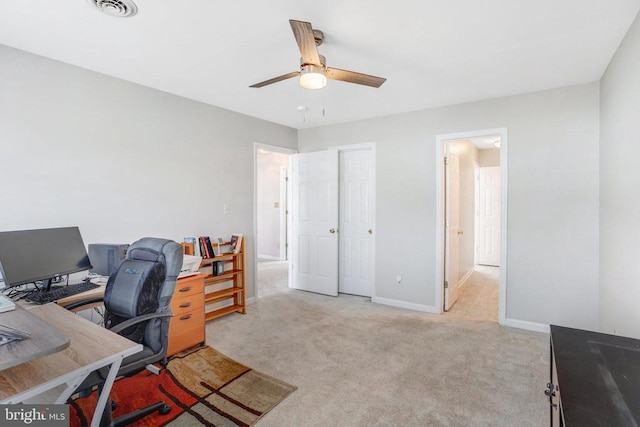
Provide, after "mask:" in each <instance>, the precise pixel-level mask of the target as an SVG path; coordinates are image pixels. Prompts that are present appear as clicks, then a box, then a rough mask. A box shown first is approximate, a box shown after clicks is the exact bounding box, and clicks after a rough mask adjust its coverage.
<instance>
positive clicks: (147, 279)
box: [66, 237, 183, 426]
mask: <svg viewBox="0 0 640 427" xmlns="http://www.w3.org/2000/svg"><path fill="white" fill-rule="evenodd" d="M182 253H183V252H182V245H180V244H179V243H176V242H174V241H171V240H166V239H158V238H151V237H145V238H143V239H140V240H138V241H136V242H134V243H133V244H132V245H131V246H129V249H128V250H127V256H126V258H125V259H124V260H123V261H122V263H120V265H119V266H118V267H117V268H116V269H115V270H114V271H113V273H112V274H111V276H110V277H109V280H108V282H107V286H106V288H105V292H104V298H93V299H87V300H83V301H79V302H78V303H74V304H71V305H69V306H67V307H66V308H67V309H69V310H74V309H77V308H78V307H80V306H82V305H86V304H95V303H96V302H98V301H103V303H104V307H105V319H104V320H105V327H106V328H108V329H110V330H111V331H113V332H116V333H119V334H121V335H123V336H125V337H127V338H129V339H131V340H132V341H135V342H138V343H140V344H142V345H143V346H144V347H143V350H142V351H141V352H139V353H136V354H133V355H131V356H128V357H126V358H124V359H123V361H122V364H121V366H120V369H119V370H118V377H123V376H131V375H134V374H137V373H138V372H141V371H143V370H144V369H145V367H146V366H147V365H149V364H152V363H156V362H160V363H162V364H166V361H167V357H166V355H167V346H168V337H169V320H170V317H171V316H172V314H171V309H170V303H171V297H172V295H173V291H174V290H175V286H176V279H177V276H178V273H179V272H180V269H181V268H182ZM107 373H108V368H104V369H101V370H98V371H94V372H92V373H91V374H90V375H89V376H88V377H87V378H86V379H85V380H84V381H83V383H82V384H81V385H80V386H79V387H78V389H77V391H78V392H80V393H81V395H82V394H88V393H87V392H90V391H91V390H92V389H93V387H94V386H97V387H98V389H99V390H101V389H102V385H103V384H104V382H105V380H106V378H107ZM114 407H115V404H113V403H112V402H111V401H110V400H109V401H108V402H107V406H106V407H105V410H104V412H103V414H102V419H101V423H100V425H101V426H112V425H113V426H123V425H127V424H130V423H132V422H134V421H136V420H139V419H140V418H143V417H145V416H147V415H149V414H151V413H153V412H155V411H159V412H160V413H161V414H163V415H165V414H167V413H169V411H170V410H171V408H170V407H169V406H168V405H167V404H165V403H164V402H157V403H154V404H153V405H150V406H147V407H146V408H142V409H139V410H136V411H134V412H131V413H129V414H125V415H123V416H121V417H118V418H117V419H115V420H112V417H111V411H112V409H113V408H114Z"/></svg>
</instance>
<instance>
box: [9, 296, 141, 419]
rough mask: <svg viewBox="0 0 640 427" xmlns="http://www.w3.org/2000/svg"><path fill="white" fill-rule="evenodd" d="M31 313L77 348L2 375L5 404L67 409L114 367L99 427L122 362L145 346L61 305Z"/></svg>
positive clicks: (101, 404)
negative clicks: (95, 375) (96, 376)
mask: <svg viewBox="0 0 640 427" xmlns="http://www.w3.org/2000/svg"><path fill="white" fill-rule="evenodd" d="M29 311H30V313H32V314H34V315H35V316H37V317H39V318H40V319H42V320H43V321H44V322H45V323H48V324H50V325H52V326H53V327H55V328H56V329H58V330H59V331H60V332H62V333H63V334H64V335H66V336H67V337H69V338H70V340H71V343H70V345H69V347H68V348H66V349H64V350H62V351H59V352H57V353H55V354H51V355H48V356H45V357H42V358H40V359H37V360H34V361H31V362H28V363H23V364H22V365H18V366H15V367H13V368H9V369H6V370H4V371H1V372H0V403H4V404H12V403H20V402H25V401H29V402H30V403H65V402H66V401H67V399H69V397H70V396H71V395H72V394H73V393H74V392H75V390H76V388H77V387H78V386H79V385H80V384H81V383H82V381H83V380H84V379H85V378H86V377H87V375H89V373H91V372H92V371H94V370H96V369H100V368H102V367H105V366H109V365H110V366H111V368H110V370H109V374H108V375H107V380H106V381H105V384H104V388H103V390H102V393H101V394H100V397H99V399H98V402H97V404H96V410H95V412H94V415H93V419H92V420H91V426H92V427H94V426H98V425H99V424H100V417H101V416H102V412H103V410H104V407H105V404H106V402H107V398H108V397H109V392H110V390H111V386H112V385H113V382H114V380H115V378H116V374H117V372H118V369H119V368H120V364H121V362H122V359H124V358H125V357H127V356H129V355H132V354H135V353H137V352H139V351H141V350H142V345H141V344H136V343H134V342H133V341H129V340H128V339H126V338H124V337H122V336H120V335H118V334H115V333H113V332H111V331H109V330H107V329H105V328H103V327H101V326H98V325H96V324H94V323H91V322H90V321H88V320H86V319H83V318H81V317H80V316H77V315H75V314H73V313H71V312H69V311H68V310H66V309H64V308H62V307H60V306H58V305H57V304H53V303H50V304H46V305H41V306H36V307H33V308H31V309H30V310H29ZM47 392H50V393H47ZM53 392H55V393H53ZM56 396H57V397H56Z"/></svg>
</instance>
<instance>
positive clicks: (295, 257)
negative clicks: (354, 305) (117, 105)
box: [291, 150, 338, 296]
mask: <svg viewBox="0 0 640 427" xmlns="http://www.w3.org/2000/svg"><path fill="white" fill-rule="evenodd" d="M291 183H292V190H293V191H292V206H291V217H292V239H291V256H292V265H291V271H292V275H291V276H292V287H293V288H294V289H300V290H304V291H311V292H317V293H320V294H325V295H331V296H337V295H338V151H336V150H327V151H319V152H313V153H302V154H294V155H293V156H292V171H291Z"/></svg>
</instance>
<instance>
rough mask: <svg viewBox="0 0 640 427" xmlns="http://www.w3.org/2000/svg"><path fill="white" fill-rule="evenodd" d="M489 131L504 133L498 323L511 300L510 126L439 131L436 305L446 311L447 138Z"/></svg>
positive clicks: (501, 158) (436, 158)
mask: <svg viewBox="0 0 640 427" xmlns="http://www.w3.org/2000/svg"><path fill="white" fill-rule="evenodd" d="M486 135H500V144H501V146H500V185H501V189H500V195H501V196H500V197H501V199H500V200H501V208H500V214H501V222H500V282H499V302H498V323H500V324H501V325H505V324H506V311H507V308H506V302H507V205H508V203H507V194H508V191H507V190H508V189H507V181H508V180H507V177H508V164H507V159H508V156H507V149H508V146H509V144H508V141H507V138H508V132H507V128H497V129H485V130H477V131H470V132H460V133H451V134H443V135H436V144H435V150H436V153H435V154H436V155H435V161H436V168H435V170H436V180H435V181H436V224H435V225H436V265H435V272H436V276H435V283H436V286H435V308H436V310H437V312H438V313H442V311H443V309H442V304H443V283H444V168H443V157H444V149H445V143H446V141H451V140H458V139H468V138H475V137H480V136H486Z"/></svg>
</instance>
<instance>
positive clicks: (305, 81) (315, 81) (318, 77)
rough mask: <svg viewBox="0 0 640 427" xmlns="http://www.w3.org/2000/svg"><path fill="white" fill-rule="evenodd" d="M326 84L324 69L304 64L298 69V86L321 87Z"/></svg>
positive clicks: (306, 87)
mask: <svg viewBox="0 0 640 427" xmlns="http://www.w3.org/2000/svg"><path fill="white" fill-rule="evenodd" d="M326 85H327V77H326V76H325V75H324V70H323V69H320V68H318V67H316V66H314V65H305V66H304V67H302V69H301V70H300V86H302V87H303V88H305V89H322V88H323V87H325V86H326Z"/></svg>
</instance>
